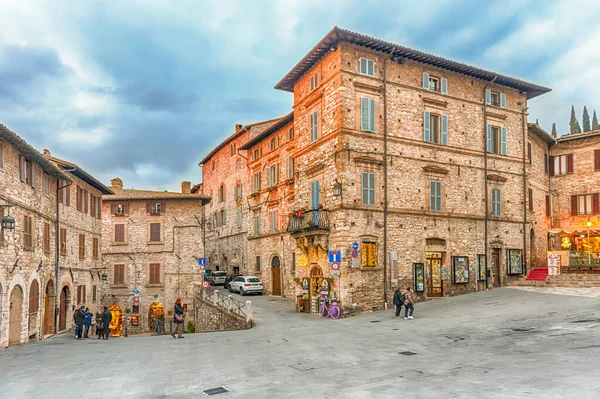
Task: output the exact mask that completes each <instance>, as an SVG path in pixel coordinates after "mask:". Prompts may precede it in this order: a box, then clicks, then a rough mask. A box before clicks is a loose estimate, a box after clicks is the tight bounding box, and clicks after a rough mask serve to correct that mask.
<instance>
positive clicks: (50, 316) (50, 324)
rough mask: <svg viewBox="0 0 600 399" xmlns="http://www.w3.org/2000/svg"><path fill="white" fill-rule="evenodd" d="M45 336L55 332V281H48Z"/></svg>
mask: <svg viewBox="0 0 600 399" xmlns="http://www.w3.org/2000/svg"><path fill="white" fill-rule="evenodd" d="M43 332H44V334H52V333H53V332H54V281H52V280H50V281H48V284H47V285H46V297H45V301H44V327H43Z"/></svg>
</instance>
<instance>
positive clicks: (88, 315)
mask: <svg viewBox="0 0 600 399" xmlns="http://www.w3.org/2000/svg"><path fill="white" fill-rule="evenodd" d="M92 317H94V315H93V314H92V312H90V308H85V322H84V323H83V325H84V326H85V328H84V329H83V338H89V336H88V334H89V332H90V327H91V326H92Z"/></svg>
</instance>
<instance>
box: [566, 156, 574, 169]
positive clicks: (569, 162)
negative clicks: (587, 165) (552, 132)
mask: <svg viewBox="0 0 600 399" xmlns="http://www.w3.org/2000/svg"><path fill="white" fill-rule="evenodd" d="M567 173H573V154H567Z"/></svg>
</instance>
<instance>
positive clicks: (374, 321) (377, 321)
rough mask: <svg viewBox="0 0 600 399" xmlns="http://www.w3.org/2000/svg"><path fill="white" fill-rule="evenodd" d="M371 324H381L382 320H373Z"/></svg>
mask: <svg viewBox="0 0 600 399" xmlns="http://www.w3.org/2000/svg"><path fill="white" fill-rule="evenodd" d="M371 323H381V320H371Z"/></svg>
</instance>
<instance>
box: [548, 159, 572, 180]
mask: <svg viewBox="0 0 600 399" xmlns="http://www.w3.org/2000/svg"><path fill="white" fill-rule="evenodd" d="M569 173H573V154H565V155H557V156H555V157H550V175H551V176H559V175H566V174H569Z"/></svg>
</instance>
